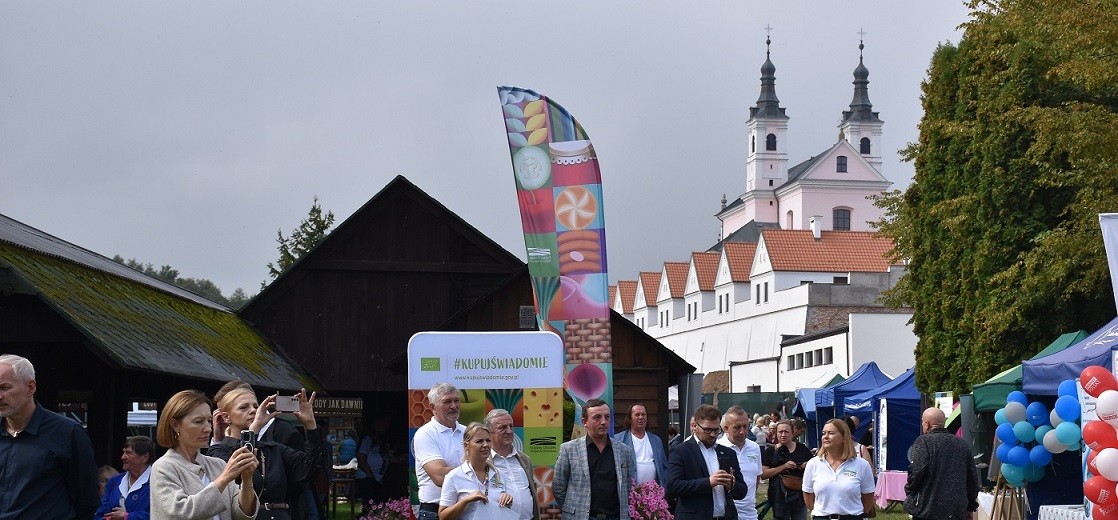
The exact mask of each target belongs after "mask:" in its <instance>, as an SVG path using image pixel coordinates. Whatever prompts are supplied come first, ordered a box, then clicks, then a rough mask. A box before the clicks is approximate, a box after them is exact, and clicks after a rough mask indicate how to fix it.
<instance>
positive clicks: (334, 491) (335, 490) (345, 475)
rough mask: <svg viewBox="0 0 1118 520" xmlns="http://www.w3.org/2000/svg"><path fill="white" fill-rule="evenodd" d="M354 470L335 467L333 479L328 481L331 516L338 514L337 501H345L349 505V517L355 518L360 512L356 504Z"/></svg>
mask: <svg viewBox="0 0 1118 520" xmlns="http://www.w3.org/2000/svg"><path fill="white" fill-rule="evenodd" d="M354 473H355V472H354V470H351V469H350V470H345V469H335V470H334V480H333V481H331V482H330V508H331V511H332V513H331V516H335V515H337V514H338V502H345V503H346V504H348V505H349V506H350V511H351V514H350V518H356V517H357V515H358V514H360V513H361V508H360V507H355V506H356V505H357V499H356V497H355V493H356V491H357V489H356V488H357V486H356V484H355V481H354Z"/></svg>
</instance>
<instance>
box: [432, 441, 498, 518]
mask: <svg viewBox="0 0 1118 520" xmlns="http://www.w3.org/2000/svg"><path fill="white" fill-rule="evenodd" d="M462 447H463V451H464V452H465V458H466V460H465V461H464V462H463V463H462V465H461V466H458V467H456V468H454V469H452V470H450V473H447V474H446V476H445V477H443V487H442V496H441V497H440V498H439V520H485V513H484V512H482V511H480V510H481V509H482V504H484V503H488V502H489V501H490V500H494V501H496V503H497V505H498V506H500V507H509V506H511V505H512V495H510V494H509V493H506V492H505V483H504V479H502V478H501V475H500V474H499V473H497V468H494V467H493V464H490V462H489V454H490V453H491V452H492V450H493V437H492V436H491V435H490V433H489V429H488V428H486V427H485V426H484V425H482V424H481V423H476V422H475V423H470V425H469V426H467V427H466V433H464V434H463V435H462Z"/></svg>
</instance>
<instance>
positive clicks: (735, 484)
mask: <svg viewBox="0 0 1118 520" xmlns="http://www.w3.org/2000/svg"><path fill="white" fill-rule="evenodd" d="M721 418H722V414H721V413H720V412H719V411H718V409H717V408H715V407H713V406H711V405H709V404H704V405H700V406H699V408H698V409H697V410H695V415H694V417H692V418H691V433H692V436H693V439H688V440H686V441H683V443H681V444H680V445H679V446H677V447H676V448H675V449H673V450H672V453H671V455H669V456H668V494H669V495H671V496H673V497H676V498H677V499H678V502H677V504H676V508H675V517H676V519H678V520H699V519H702V520H737V518H738V513H737V509H736V508H735V507H734V500H741V499H743V498H745V495H746V493H747V492H748V491H749V488H748V486H747V485H746V482H745V479H744V478H743V477H742V475H741V468H740V467H739V466H738V457H737V455H736V454H735V453H734V452H733V451H732V450H730V448H727V447H725V446H721V445H718V444H716V442H715V441H717V440H718V434H720V433H722V428H721V427H720V426H719V420H720V419H721Z"/></svg>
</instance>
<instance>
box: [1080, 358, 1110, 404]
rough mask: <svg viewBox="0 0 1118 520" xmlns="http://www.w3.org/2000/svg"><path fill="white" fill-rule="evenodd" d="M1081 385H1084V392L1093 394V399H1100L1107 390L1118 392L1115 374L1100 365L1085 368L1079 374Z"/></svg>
mask: <svg viewBox="0 0 1118 520" xmlns="http://www.w3.org/2000/svg"><path fill="white" fill-rule="evenodd" d="M1079 384H1081V385H1083V390H1084V391H1086V392H1087V393H1088V394H1091V397H1098V396H1099V394H1101V393H1103V392H1105V391H1107V390H1118V380H1115V379H1114V374H1111V373H1110V371H1109V370H1107V369H1105V368H1103V367H1101V366H1099V365H1091V366H1089V367H1087V368H1084V369H1083V371H1082V372H1080V373H1079Z"/></svg>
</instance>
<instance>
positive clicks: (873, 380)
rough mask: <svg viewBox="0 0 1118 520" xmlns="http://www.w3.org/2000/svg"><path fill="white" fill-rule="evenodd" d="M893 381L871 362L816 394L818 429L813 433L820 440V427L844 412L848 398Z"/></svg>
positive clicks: (816, 422) (816, 421)
mask: <svg viewBox="0 0 1118 520" xmlns="http://www.w3.org/2000/svg"><path fill="white" fill-rule="evenodd" d="M892 380H893V378H891V377H889V376H887V375H885V373H884V372H882V371H881V369H879V368H877V363H874V362H873V361H870V362H868V363H866V364H864V365H862V366H860V367H858V370H857V371H855V372H854V373H853V374H851V375H850V377H848V378H847V379H846V381H843V382H841V383H839V384H837V385H835V386H832V387H830V388H822V389H820V390H818V391H817V392H815V424H816V428H815V430H814V433H813V435H814V436H815V438H816V439H818V438H819V437H820V436H821V435H822V431H821V429H822V426H820V425H821V424H823V423H825V422H827V421H828V420H831V419H834V418H835V416H836V415H837V413H838V412H841V411H842V403H843V402H844V400H845V399H846V398H847V397H850V396H852V395H855V394H860V393H862V392H865V391H867V390H872V389H875V388H881V387H882V386H884V385H885V384H886V383H888V382H890V381H892ZM836 404H837V406H836ZM836 408H837V411H836Z"/></svg>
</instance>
